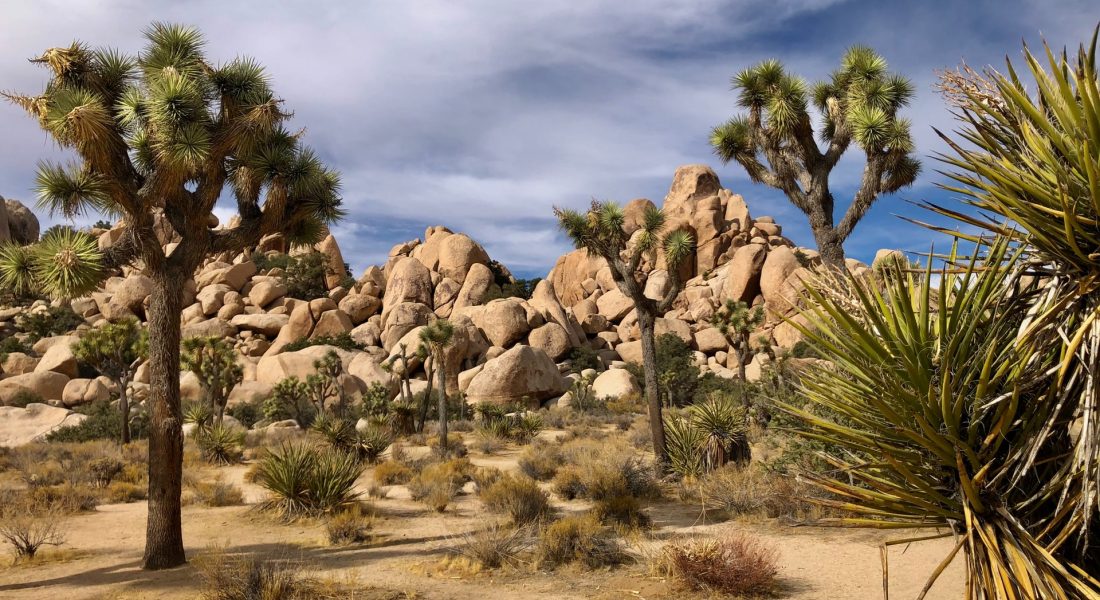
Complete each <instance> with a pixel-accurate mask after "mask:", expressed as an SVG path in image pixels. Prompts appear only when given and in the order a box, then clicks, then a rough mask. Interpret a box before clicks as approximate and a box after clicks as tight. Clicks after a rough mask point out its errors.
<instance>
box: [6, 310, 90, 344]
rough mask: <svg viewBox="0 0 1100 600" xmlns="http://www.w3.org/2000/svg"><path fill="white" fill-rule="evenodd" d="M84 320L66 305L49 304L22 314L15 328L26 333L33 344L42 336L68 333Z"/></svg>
mask: <svg viewBox="0 0 1100 600" xmlns="http://www.w3.org/2000/svg"><path fill="white" fill-rule="evenodd" d="M85 322H86V321H84V317H81V316H80V315H78V314H76V313H75V312H73V309H71V308H69V307H68V306H50V307H48V308H47V309H46V310H44V311H41V312H38V311H35V312H28V313H26V314H24V315H23V316H22V317H21V318H19V319H17V320H16V323H15V328H16V329H17V330H19V331H22V332H23V333H26V334H28V341H29V342H30V343H32V344H33V343H35V342H37V341H38V340H40V339H42V338H47V337H52V336H55V335H61V334H63V333H69V332H70V331H72V330H74V329H76V328H77V326H79V325H83V324H84V323H85Z"/></svg>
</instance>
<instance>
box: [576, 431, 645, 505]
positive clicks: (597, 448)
mask: <svg viewBox="0 0 1100 600" xmlns="http://www.w3.org/2000/svg"><path fill="white" fill-rule="evenodd" d="M562 455H563V456H564V457H565V460H566V462H567V463H569V464H568V465H567V466H565V467H563V468H561V469H559V470H558V473H557V475H555V476H554V489H555V491H556V492H557V493H558V494H559V495H561V496H562V497H563V498H567V499H572V498H586V499H589V500H604V499H607V498H614V497H616V496H634V497H636V498H657V497H659V496H660V494H661V490H660V486H659V485H658V483H657V479H656V477H655V475H654V472H653V469H652V468H651V467H650V466H649V465H647V464H646V463H644V462H643V461H642V460H641V459H640V458H638V456H637V453H636V452H634V451H633V450H631V449H629V448H627V447H625V446H621V445H616V444H608V443H599V442H595V443H594V442H591V441H589V440H578V441H575V442H570V443H569V444H566V445H565V446H563V447H562Z"/></svg>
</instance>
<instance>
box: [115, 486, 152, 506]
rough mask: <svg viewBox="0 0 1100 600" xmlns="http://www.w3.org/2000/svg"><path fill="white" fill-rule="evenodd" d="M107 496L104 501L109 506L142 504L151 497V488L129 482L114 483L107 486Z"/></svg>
mask: <svg viewBox="0 0 1100 600" xmlns="http://www.w3.org/2000/svg"><path fill="white" fill-rule="evenodd" d="M105 494H106V495H105V496H104V499H105V500H106V502H107V503H108V504H127V503H130V502H140V501H142V500H145V499H146V498H148V497H149V486H148V485H147V484H137V483H130V482H128V481H112V482H111V485H109V486H107V489H106V490H105Z"/></svg>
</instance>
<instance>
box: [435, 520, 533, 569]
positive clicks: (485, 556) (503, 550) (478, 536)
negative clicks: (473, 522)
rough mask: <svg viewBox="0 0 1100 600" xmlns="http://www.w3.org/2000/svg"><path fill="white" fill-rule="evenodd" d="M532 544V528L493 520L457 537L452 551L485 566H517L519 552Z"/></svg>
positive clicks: (487, 567)
mask: <svg viewBox="0 0 1100 600" xmlns="http://www.w3.org/2000/svg"><path fill="white" fill-rule="evenodd" d="M530 547H531V532H530V531H529V530H528V529H527V528H524V527H509V526H507V525H504V524H501V523H493V524H491V525H489V526H488V527H486V528H484V529H478V530H476V531H471V532H467V533H464V534H462V535H460V536H457V537H456V538H455V544H454V547H453V548H452V550H451V553H452V554H455V555H458V556H462V557H465V558H466V559H468V560H471V561H473V562H476V563H477V564H478V565H480V566H481V567H482V568H485V569H497V568H500V567H502V566H505V565H508V566H514V565H516V564H518V563H519V558H518V557H519V555H520V554H521V553H523V552H525V551H526V550H527V549H529V548H530Z"/></svg>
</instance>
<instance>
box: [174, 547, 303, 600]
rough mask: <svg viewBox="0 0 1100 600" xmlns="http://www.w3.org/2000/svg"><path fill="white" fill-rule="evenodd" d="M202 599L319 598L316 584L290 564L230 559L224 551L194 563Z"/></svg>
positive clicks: (206, 555)
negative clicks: (200, 584)
mask: <svg viewBox="0 0 1100 600" xmlns="http://www.w3.org/2000/svg"><path fill="white" fill-rule="evenodd" d="M195 565H196V567H197V568H198V571H199V576H200V577H201V578H202V582H203V585H202V593H201V596H200V597H201V598H203V600H274V599H276V598H278V599H280V600H307V599H313V598H317V595H316V594H315V589H314V588H315V587H316V583H315V582H313V581H310V580H308V579H304V578H302V577H301V576H300V574H299V571H300V567H299V566H298V565H297V564H295V563H293V562H289V561H262V560H259V559H257V558H255V557H252V556H229V555H227V554H225V552H223V551H221V550H215V551H213V552H211V553H208V554H205V555H203V556H200V557H199V558H198V559H196V560H195Z"/></svg>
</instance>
